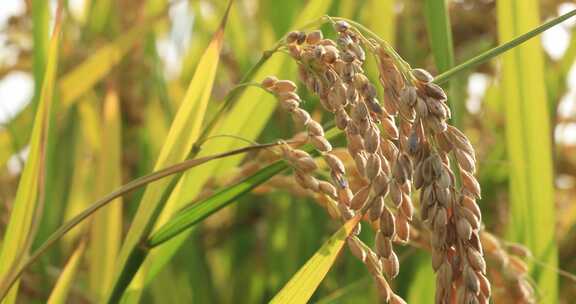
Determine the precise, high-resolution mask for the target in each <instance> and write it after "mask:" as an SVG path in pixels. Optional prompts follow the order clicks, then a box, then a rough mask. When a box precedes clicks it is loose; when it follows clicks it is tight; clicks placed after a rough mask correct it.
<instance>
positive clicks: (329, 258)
mask: <svg viewBox="0 0 576 304" xmlns="http://www.w3.org/2000/svg"><path fill="white" fill-rule="evenodd" d="M359 221H360V216H356V217H354V218H352V219H351V220H349V221H348V222H346V224H344V226H342V228H340V229H339V230H338V231H337V232H336V233H335V234H334V235H332V237H330V239H328V241H326V242H325V243H324V245H322V247H320V249H319V250H318V251H317V252H316V253H315V254H314V256H312V257H311V258H310V259H309V260H308V262H306V264H304V266H302V268H300V270H298V272H297V273H296V274H295V275H294V276H293V277H292V278H291V279H290V281H289V282H288V283H286V285H285V286H284V287H283V288H282V290H280V292H279V293H278V294H276V296H275V297H274V298H273V299H272V300H271V301H270V303H272V304H288V303H290V304H299V303H302V304H304V303H308V300H310V297H312V295H313V294H314V291H316V289H317V288H318V286H319V285H320V283H321V282H322V280H324V277H325V276H326V274H327V273H328V271H329V270H330V268H332V265H333V264H334V262H335V261H336V258H337V257H338V254H339V253H340V250H342V247H343V246H344V244H345V243H346V238H347V237H348V236H349V235H350V234H351V233H352V231H353V230H354V227H355V226H356V224H358V222H359Z"/></svg>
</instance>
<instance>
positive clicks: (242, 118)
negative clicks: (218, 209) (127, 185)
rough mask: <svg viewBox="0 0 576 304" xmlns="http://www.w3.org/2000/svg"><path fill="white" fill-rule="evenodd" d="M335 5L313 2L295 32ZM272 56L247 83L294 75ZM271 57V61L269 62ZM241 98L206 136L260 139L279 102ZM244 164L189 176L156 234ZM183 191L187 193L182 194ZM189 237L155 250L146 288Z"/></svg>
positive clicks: (218, 165)
mask: <svg viewBox="0 0 576 304" xmlns="http://www.w3.org/2000/svg"><path fill="white" fill-rule="evenodd" d="M331 4H332V0H321V1H310V2H309V3H308V5H307V6H306V7H304V8H303V9H302V12H301V13H300V15H299V16H298V17H297V20H296V21H295V22H294V24H293V25H292V28H300V27H302V26H303V25H304V23H306V22H308V21H309V20H314V19H316V18H317V17H320V16H322V15H323V14H325V13H326V12H327V11H328V9H329V8H330V6H331ZM270 40H271V39H270ZM268 45H269V44H268ZM271 55H272V52H266V53H265V54H264V55H263V59H265V60H261V61H259V63H258V66H257V68H253V69H252V70H251V71H250V72H249V76H250V77H251V78H249V79H245V80H244V81H245V82H249V81H260V80H262V79H263V78H264V77H266V76H268V75H277V76H278V77H283V75H289V74H288V73H287V72H290V68H287V66H289V65H288V64H287V63H288V58H286V56H283V55H281V54H280V55H277V56H272V57H270V56H271ZM268 57H270V58H269V59H268ZM264 61H266V62H264ZM237 97H238V98H235V99H234V100H235V101H234V103H231V104H230V107H229V111H228V112H227V113H225V116H224V117H222V118H221V119H219V121H220V122H221V123H220V125H218V126H216V127H215V128H214V129H213V130H212V132H211V133H210V134H206V135H218V134H230V135H238V136H242V137H243V138H246V139H248V140H255V139H256V138H257V137H258V136H259V134H260V132H262V130H263V129H264V127H265V126H266V123H267V122H268V120H269V119H270V117H271V115H272V113H273V111H274V109H275V108H276V101H275V99H274V98H273V97H272V96H270V95H269V94H268V93H266V92H264V91H262V90H261V89H259V88H248V89H246V90H245V91H243V93H242V94H239V95H238V96H237ZM240 145H241V143H240V142H238V141H210V142H207V143H205V145H204V146H203V147H202V151H201V153H200V155H210V154H213V153H217V152H218V151H223V150H224V151H227V150H229V149H235V148H238V147H239V146H240ZM241 160H242V158H241V157H233V158H231V159H229V160H223V161H219V162H214V163H211V164H209V165H207V166H206V167H205V168H202V170H192V171H190V172H187V173H186V174H185V175H184V177H183V178H182V181H181V183H180V184H179V185H178V186H177V187H176V190H175V191H174V194H173V195H172V197H170V199H169V200H168V203H167V205H166V207H165V208H164V210H163V211H162V214H161V215H160V217H159V219H158V222H157V224H156V227H155V229H154V231H158V229H159V228H160V227H161V225H162V224H164V223H167V222H168V221H169V220H170V219H171V218H172V217H173V216H174V214H175V213H176V212H177V211H178V210H180V209H181V208H182V207H183V206H185V205H186V204H187V203H189V202H191V201H193V200H194V198H195V197H196V196H197V195H198V194H199V193H200V191H201V190H202V187H203V185H204V184H205V182H206V181H207V180H208V179H209V178H210V177H211V176H214V175H218V174H220V175H221V174H226V172H229V170H230V169H232V168H234V167H236V166H237V165H238V164H239V163H240V161H241ZM183 189H185V190H186V191H182V190H183ZM187 236H188V234H187V233H184V234H182V235H180V236H178V237H176V238H174V239H173V240H171V241H169V242H167V243H165V244H163V246H162V247H161V248H157V249H155V250H154V252H153V253H152V254H151V258H150V259H149V261H147V262H146V264H149V268H148V269H149V271H148V273H146V279H145V282H144V284H148V283H149V282H150V281H151V280H152V279H153V278H154V277H155V275H156V274H157V273H158V271H160V270H161V269H162V268H163V267H164V265H165V264H166V263H167V261H168V260H170V258H171V257H172V256H173V255H174V254H175V252H176V251H177V250H178V248H179V247H180V246H181V245H182V244H183V242H184V241H185V240H186V237H187Z"/></svg>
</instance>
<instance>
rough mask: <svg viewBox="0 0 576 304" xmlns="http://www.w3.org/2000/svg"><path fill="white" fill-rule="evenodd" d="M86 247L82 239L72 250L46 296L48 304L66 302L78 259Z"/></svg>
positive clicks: (78, 264) (77, 266) (78, 263)
mask: <svg viewBox="0 0 576 304" xmlns="http://www.w3.org/2000/svg"><path fill="white" fill-rule="evenodd" d="M85 249H86V243H85V242H84V241H82V242H81V243H80V245H78V247H77V248H76V250H74V253H73V254H72V256H71V257H70V259H69V260H68V262H67V263H66V266H65V267H64V270H63V271H62V273H61V274H60V275H59V276H58V281H57V282H56V285H55V286H54V289H52V293H50V297H49V298H48V302H47V303H48V304H60V303H67V301H66V300H67V298H68V293H69V292H70V288H71V287H72V285H73V284H74V278H75V277H76V272H77V271H78V268H79V266H80V260H81V258H82V256H83V255H84V251H85Z"/></svg>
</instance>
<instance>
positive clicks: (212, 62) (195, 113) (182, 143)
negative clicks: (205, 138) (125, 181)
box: [113, 1, 232, 300]
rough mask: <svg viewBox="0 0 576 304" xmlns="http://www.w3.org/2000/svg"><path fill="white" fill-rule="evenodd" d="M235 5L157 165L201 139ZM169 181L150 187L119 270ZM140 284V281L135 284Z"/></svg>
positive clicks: (185, 152) (172, 159)
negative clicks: (227, 28)
mask: <svg viewBox="0 0 576 304" xmlns="http://www.w3.org/2000/svg"><path fill="white" fill-rule="evenodd" d="M231 5H232V1H230V2H229V4H228V7H227V9H226V12H225V13H224V16H223V18H222V21H221V23H220V26H219V28H218V30H217V31H216V32H215V33H214V36H213V38H212V41H211V42H210V44H209V45H208V47H207V48H206V51H205V52H204V54H203V55H202V58H200V61H199V63H198V67H197V68H196V71H195V73H194V76H193V78H192V81H191V82H190V85H189V87H188V91H187V93H186V96H185V97H184V100H183V101H182V104H181V106H180V108H179V110H178V112H177V113H176V117H175V118H174V122H173V123H172V126H171V127H170V131H169V133H168V137H167V138H166V142H165V143H164V146H163V147H162V151H161V152H160V156H159V157H158V160H157V162H156V168H161V167H164V166H166V165H167V164H170V163H175V162H178V161H182V160H183V159H185V158H186V156H187V155H188V153H189V151H190V150H191V148H192V145H193V144H194V142H196V141H197V140H198V137H199V135H200V128H201V126H202V122H203V120H204V115H205V112H206V108H207V105H208V100H209V98H210V94H211V92H212V86H213V84H214V78H215V76H216V69H217V67H218V62H219V59H220V50H221V48H222V44H223V37H224V28H225V26H226V21H227V19H228V13H229V12H230V7H231ZM168 183H170V180H166V181H162V182H160V183H156V184H154V185H151V186H150V187H147V188H146V190H145V192H144V196H143V197H142V200H141V202H140V205H139V207H138V211H137V213H136V216H135V217H134V220H133V224H132V225H131V227H130V230H129V231H128V235H127V237H126V240H125V242H124V244H123V245H122V249H121V250H120V256H119V262H118V265H117V266H118V268H119V269H123V268H124V265H126V263H127V262H128V258H129V255H130V252H132V250H133V249H134V248H135V247H136V246H137V244H138V242H140V241H141V240H142V239H144V238H146V237H147V234H148V233H149V231H150V230H151V229H152V227H153V225H154V223H155V222H156V219H157V217H158V214H157V213H159V212H160V211H161V210H162V208H163V207H164V204H160V197H161V196H162V195H163V191H164V190H165V188H166V186H167V185H168ZM120 276H121V274H119V275H118V276H117V277H116V279H115V280H114V283H113V284H114V285H116V284H117V282H118V279H119V278H120ZM136 283H137V281H136V282H135V284H136ZM138 297H139V295H138V294H135V298H136V300H137V298H138Z"/></svg>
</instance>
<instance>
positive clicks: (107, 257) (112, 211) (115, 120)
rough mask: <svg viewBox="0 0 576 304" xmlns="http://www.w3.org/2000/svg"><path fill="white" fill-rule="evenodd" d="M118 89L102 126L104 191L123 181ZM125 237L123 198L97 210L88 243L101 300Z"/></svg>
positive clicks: (100, 185)
mask: <svg viewBox="0 0 576 304" xmlns="http://www.w3.org/2000/svg"><path fill="white" fill-rule="evenodd" d="M119 107H120V105H119V100H118V96H117V95H116V92H115V91H114V90H110V91H109V92H108V94H107V96H106V98H105V100H104V108H103V118H102V124H101V126H102V127H101V129H102V130H103V131H102V132H103V134H102V136H101V138H102V142H101V144H100V149H101V152H100V153H99V154H98V155H99V156H100V157H99V159H98V168H97V183H96V185H97V190H96V192H97V193H98V195H103V194H105V193H108V192H110V191H112V190H114V189H115V188H116V187H118V186H119V185H120V184H121V182H122V180H121V179H122V171H121V169H122V164H121V162H122V160H121V158H122V149H121V144H122V143H121V141H122V140H121V138H120V136H121V132H122V130H121V117H120V109H119ZM121 237H122V198H117V199H115V200H114V201H112V202H111V203H110V204H109V205H108V206H106V207H104V208H102V209H101V210H99V211H98V212H96V213H95V214H94V217H93V219H92V223H91V227H90V241H89V247H88V256H89V261H90V262H89V267H90V278H89V282H90V284H89V285H90V290H91V294H92V296H93V297H94V299H96V300H97V301H98V302H100V301H102V298H103V297H104V296H105V295H106V288H107V287H108V286H110V284H111V283H112V279H113V274H114V272H115V266H116V265H115V262H116V256H117V254H118V251H119V249H120V240H121Z"/></svg>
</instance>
